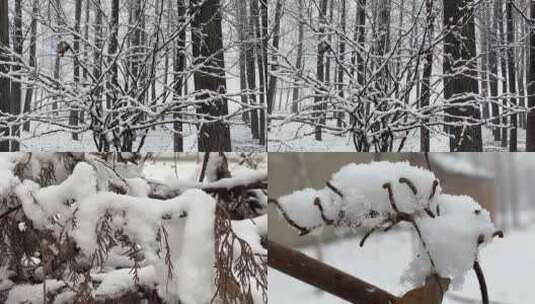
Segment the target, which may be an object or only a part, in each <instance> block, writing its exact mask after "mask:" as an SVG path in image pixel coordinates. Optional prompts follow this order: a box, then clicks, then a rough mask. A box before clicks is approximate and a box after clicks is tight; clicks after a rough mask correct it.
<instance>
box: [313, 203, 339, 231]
mask: <svg viewBox="0 0 535 304" xmlns="http://www.w3.org/2000/svg"><path fill="white" fill-rule="evenodd" d="M314 206H316V207H318V209H319V210H320V215H321V219H322V220H323V221H324V222H325V224H327V225H332V224H334V221H333V220H331V219H329V218H328V217H327V216H326V215H325V213H324V212H323V206H322V205H321V200H320V198H319V197H316V199H314Z"/></svg>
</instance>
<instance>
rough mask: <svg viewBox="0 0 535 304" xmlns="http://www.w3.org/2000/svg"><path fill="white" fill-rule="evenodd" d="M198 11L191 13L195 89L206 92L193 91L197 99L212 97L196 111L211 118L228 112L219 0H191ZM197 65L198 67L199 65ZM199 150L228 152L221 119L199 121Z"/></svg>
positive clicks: (229, 147)
mask: <svg viewBox="0 0 535 304" xmlns="http://www.w3.org/2000/svg"><path fill="white" fill-rule="evenodd" d="M192 5H193V7H196V6H197V7H198V8H199V10H200V11H199V13H198V14H195V15H194V16H193V20H192V22H191V27H192V40H193V41H192V46H193V60H194V64H195V65H196V66H198V68H197V70H196V71H195V72H194V82H195V90H196V91H198V92H201V91H209V92H210V93H209V94H208V93H202V94H197V96H196V98H197V99H198V100H205V99H207V98H212V97H214V96H216V98H215V100H213V101H211V102H210V103H209V104H205V105H202V106H201V107H200V108H199V110H198V113H199V114H201V115H211V116H215V117H219V116H223V115H227V114H228V105H227V100H226V98H225V96H224V94H225V93H226V80H225V60H224V56H223V31H222V28H221V19H222V16H221V14H222V12H221V9H222V8H221V5H220V2H219V0H206V1H202V0H192ZM199 65H200V66H199ZM198 137H199V138H198V139H199V151H201V152H207V151H231V150H232V149H231V142H230V130H229V126H228V125H227V124H226V123H224V122H220V121H218V122H210V123H208V124H202V125H201V126H200V130H199V135H198Z"/></svg>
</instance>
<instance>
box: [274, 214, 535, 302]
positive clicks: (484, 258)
mask: <svg viewBox="0 0 535 304" xmlns="http://www.w3.org/2000/svg"><path fill="white" fill-rule="evenodd" d="M533 220H535V219H534V218H532V221H533ZM534 239H535V226H531V227H529V228H525V229H522V230H514V231H508V232H506V237H505V238H504V239H499V240H496V241H494V242H493V243H491V244H490V245H488V246H487V247H485V248H482V250H481V255H480V262H481V265H482V268H483V271H484V273H485V277H486V280H487V285H488V290H489V296H490V300H491V304H492V303H494V304H523V303H535V293H534V292H533V283H532V282H533V278H532V275H533V269H532V268H531V267H526V265H534V264H535V244H534V242H533V240H534ZM358 242H359V240H357V239H355V238H350V239H343V240H338V241H334V242H332V243H328V244H325V245H323V246H322V248H321V251H322V255H323V261H324V262H326V263H328V264H330V265H333V266H335V267H337V268H339V269H342V270H343V271H346V272H348V273H350V274H352V275H354V276H356V277H358V278H360V279H363V280H365V281H367V282H370V283H373V284H374V285H377V286H378V287H380V288H382V289H385V290H388V291H389V292H391V293H393V294H396V295H401V294H403V293H405V292H406V291H408V290H409V289H410V286H406V285H404V284H403V283H401V282H400V277H401V275H402V273H403V271H404V270H405V269H406V267H407V265H408V263H409V261H410V260H411V259H412V252H413V250H412V247H413V246H414V243H413V238H412V237H411V236H410V233H409V232H405V231H396V232H394V231H392V232H391V233H384V234H375V235H373V236H372V237H370V239H368V240H367V242H366V244H365V245H364V247H362V248H360V247H359V246H358ZM300 250H301V251H302V252H304V253H305V254H307V255H310V256H318V252H319V251H318V249H317V248H316V247H314V246H312V247H306V248H302V249H300ZM512 254H514V255H515V257H514V258H512V257H511V255H512ZM268 281H269V300H270V302H273V303H307V304H342V303H346V302H345V301H343V300H341V299H339V298H336V297H334V296H331V295H329V294H327V293H324V292H320V291H318V290H317V289H315V288H313V287H311V286H310V285H307V284H305V283H302V282H300V281H297V280H294V279H292V278H290V277H288V276H286V275H284V274H282V273H281V272H278V271H276V270H273V269H271V268H270V269H269V275H268ZM471 303H474V304H476V303H481V293H480V289H479V285H478V282H477V280H476V276H475V274H474V272H473V271H470V272H469V273H468V274H467V276H466V280H465V283H464V285H463V286H462V287H461V288H460V289H458V290H455V289H450V291H448V293H447V294H446V298H445V300H444V302H443V304H471Z"/></svg>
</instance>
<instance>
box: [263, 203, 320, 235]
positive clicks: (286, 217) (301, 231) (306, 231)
mask: <svg viewBox="0 0 535 304" xmlns="http://www.w3.org/2000/svg"><path fill="white" fill-rule="evenodd" d="M268 202H269V203H270V204H274V205H275V206H276V207H277V209H279V211H280V213H281V214H282V217H283V218H284V220H286V222H287V223H288V224H289V225H290V226H292V227H294V228H295V229H297V230H299V235H300V236H303V235H305V234H309V233H310V230H309V229H308V228H305V227H302V226H300V225H299V224H297V223H296V222H294V220H292V219H291V218H290V216H289V215H288V214H287V213H286V211H284V209H282V207H281V205H280V204H279V201H278V200H276V199H270V200H268Z"/></svg>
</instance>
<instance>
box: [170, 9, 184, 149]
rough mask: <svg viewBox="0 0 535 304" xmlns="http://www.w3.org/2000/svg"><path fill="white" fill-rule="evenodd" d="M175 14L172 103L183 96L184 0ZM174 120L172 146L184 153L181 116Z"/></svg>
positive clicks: (178, 115)
mask: <svg viewBox="0 0 535 304" xmlns="http://www.w3.org/2000/svg"><path fill="white" fill-rule="evenodd" d="M177 13H178V29H179V33H178V39H177V48H176V55H175V62H174V67H173V70H174V83H175V87H174V96H175V98H173V99H174V102H177V100H178V97H180V96H183V91H184V76H183V72H184V70H185V69H186V54H185V51H186V5H185V3H184V0H177ZM174 118H175V119H176V121H175V122H174V123H173V130H174V132H175V133H174V135H173V145H174V151H175V152H182V151H184V137H183V135H182V131H183V126H182V122H181V121H179V120H180V119H181V118H182V116H181V115H180V114H175V115H174Z"/></svg>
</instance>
